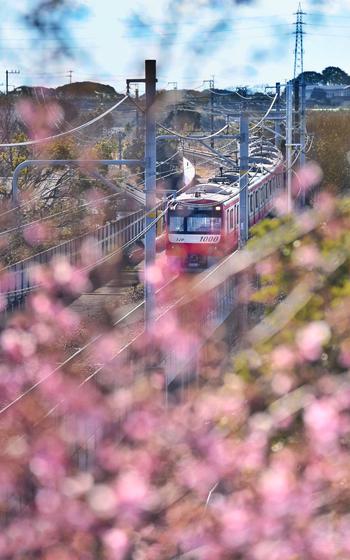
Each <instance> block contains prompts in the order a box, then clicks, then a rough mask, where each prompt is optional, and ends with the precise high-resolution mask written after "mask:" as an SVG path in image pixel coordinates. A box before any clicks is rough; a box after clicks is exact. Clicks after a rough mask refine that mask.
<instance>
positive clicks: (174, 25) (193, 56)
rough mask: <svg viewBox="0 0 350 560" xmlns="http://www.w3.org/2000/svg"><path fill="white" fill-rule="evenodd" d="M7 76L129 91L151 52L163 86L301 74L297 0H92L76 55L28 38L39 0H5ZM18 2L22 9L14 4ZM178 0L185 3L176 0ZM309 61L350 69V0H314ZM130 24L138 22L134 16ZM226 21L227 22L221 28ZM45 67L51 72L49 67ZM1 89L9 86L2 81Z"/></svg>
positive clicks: (16, 81)
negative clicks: (27, 19) (297, 70)
mask: <svg viewBox="0 0 350 560" xmlns="http://www.w3.org/2000/svg"><path fill="white" fill-rule="evenodd" d="M2 2H7V3H8V4H7V9H5V10H4V11H3V18H2V24H1V25H0V29H1V43H0V48H1V52H2V57H1V58H2V60H1V64H0V73H2V76H3V78H1V77H0V83H1V82H2V81H5V69H6V68H7V69H12V68H13V69H14V68H19V69H20V71H21V75H20V76H18V75H13V76H11V77H10V84H11V85H20V84H23V83H26V84H37V85H38V84H41V85H59V84H63V83H67V81H68V79H67V77H66V74H67V70H68V69H72V70H73V80H74V81H82V80H86V79H93V80H96V81H101V82H104V83H110V84H111V85H113V86H114V87H116V88H117V89H118V90H119V91H124V89H125V79H126V78H127V77H129V78H130V77H141V76H142V74H143V64H144V59H145V58H156V59H157V65H158V75H159V87H166V86H167V83H168V81H177V82H178V87H179V88H180V87H198V88H199V86H200V85H201V83H202V81H203V80H204V79H210V78H211V77H212V75H214V76H215V86H216V87H225V86H226V87H230V86H237V85H254V84H267V83H274V82H276V81H284V80H285V79H289V78H291V77H292V72H293V50H294V36H293V35H292V32H293V30H294V27H293V22H294V21H295V16H294V15H293V13H294V12H295V11H296V10H297V8H298V2H297V1H294V0H283V2H282V1H277V0H256V1H255V2H254V1H252V2H251V4H250V5H244V4H239V6H237V5H235V4H234V3H233V2H232V1H229V0H220V1H219V2H217V1H216V2H214V0H212V4H216V6H219V8H216V11H215V10H213V9H208V7H207V5H208V3H209V0H192V1H190V0H187V1H186V2H185V1H183V2H182V1H181V0H178V4H180V5H182V4H183V6H184V7H182V8H181V9H179V10H178V13H176V14H171V12H170V11H169V9H168V0H138V2H136V3H135V2H134V3H133V4H132V5H131V4H130V3H129V2H127V0H124V1H121V0H85V1H84V4H85V6H86V8H87V11H88V13H87V15H86V17H85V18H84V19H77V21H75V22H73V23H72V25H71V28H72V31H71V33H72V35H73V36H74V38H75V44H74V49H73V53H74V54H75V57H74V59H71V60H69V59H68V60H67V59H66V60H58V59H57V56H55V57H52V55H51V53H50V45H52V44H53V43H52V41H50V40H47V39H37V38H36V39H35V41H34V42H33V40H32V42H28V36H30V37H31V38H33V37H34V36H33V32H30V34H29V33H28V32H27V31H25V29H24V27H23V24H21V23H20V22H19V21H18V19H17V18H18V16H19V15H20V13H21V10H24V9H25V5H26V4H28V3H29V5H30V4H31V0H16V2H10V0H2ZM14 5H15V8H13V6H14ZM170 5H172V6H174V5H176V1H175V0H172V1H171V2H170ZM302 7H303V10H304V11H305V12H307V15H306V16H305V22H306V26H305V31H306V35H305V37H304V48H305V57H304V69H305V70H316V71H321V70H322V69H323V68H324V67H326V66H330V65H332V66H339V67H341V68H343V69H344V70H345V71H347V72H348V73H349V74H350V58H349V55H348V52H349V47H350V0H330V1H326V0H307V1H306V0H305V1H304V2H303V4H302ZM128 22H129V24H128ZM215 23H217V24H218V25H217V28H216V29H213V26H214V25H215ZM43 74H45V75H43ZM0 87H1V86H0Z"/></svg>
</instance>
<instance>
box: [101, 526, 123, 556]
mask: <svg viewBox="0 0 350 560" xmlns="http://www.w3.org/2000/svg"><path fill="white" fill-rule="evenodd" d="M102 540H103V542H104V545H105V552H106V554H107V558H109V559H110V560H117V559H118V560H123V559H124V558H126V555H127V553H128V549H129V539H128V536H127V534H126V533H125V532H124V531H123V530H122V529H118V528H114V529H110V530H109V531H106V532H105V533H104V534H103V536H102Z"/></svg>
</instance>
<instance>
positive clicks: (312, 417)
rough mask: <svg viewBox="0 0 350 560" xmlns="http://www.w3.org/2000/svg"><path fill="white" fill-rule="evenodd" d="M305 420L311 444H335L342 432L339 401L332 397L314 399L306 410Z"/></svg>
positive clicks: (322, 445) (316, 445)
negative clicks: (338, 407)
mask: <svg viewBox="0 0 350 560" xmlns="http://www.w3.org/2000/svg"><path fill="white" fill-rule="evenodd" d="M304 421H305V425H306V427H307V430H308V433H309V440H310V443H311V445H315V447H318V446H321V447H324V446H326V447H328V446H329V445H334V444H335V443H336V441H337V439H338V437H339V433H340V419H339V412H338V409H337V403H336V402H334V401H333V400H332V399H330V398H323V399H319V400H314V401H313V402H312V403H311V404H310V405H309V406H308V407H307V408H306V410H305V413H304Z"/></svg>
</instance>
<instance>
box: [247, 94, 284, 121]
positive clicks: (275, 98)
mask: <svg viewBox="0 0 350 560" xmlns="http://www.w3.org/2000/svg"><path fill="white" fill-rule="evenodd" d="M277 97H278V93H276V95H275V96H274V98H273V100H272V103H271V105H270V107H269V108H268V110H267V111H266V113H265V115H264V116H263V117H262V118H261V120H260V121H259V122H258V123H256V124H254V125H253V126H251V127H250V129H249V130H255V129H256V128H259V126H260V125H261V124H262V123H263V122H264V121H265V120H266V119H267V117H268V116H269V114H270V113H271V111H272V108H273V106H274V104H275V103H276V100H277Z"/></svg>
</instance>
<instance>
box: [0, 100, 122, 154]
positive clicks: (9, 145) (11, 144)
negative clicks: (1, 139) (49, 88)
mask: <svg viewBox="0 0 350 560" xmlns="http://www.w3.org/2000/svg"><path fill="white" fill-rule="evenodd" d="M127 99H129V96H128V95H125V96H124V97H123V98H122V99H121V100H120V101H118V103H115V104H114V105H113V106H112V107H110V108H109V109H107V110H106V111H104V112H103V113H101V114H100V115H98V116H97V117H95V118H93V119H91V120H90V121H87V122H85V123H83V124H81V125H79V126H76V127H74V128H72V129H70V130H66V131H64V132H59V133H58V134H53V135H51V136H46V137H45V138H38V139H36V140H26V141H24V142H6V143H1V144H0V148H12V147H19V146H34V145H37V144H43V143H44V142H50V141H52V140H56V139H57V138H62V137H63V136H68V135H69V134H73V133H74V132H78V131H79V130H83V129H84V128H87V127H89V126H91V125H92V124H94V123H96V122H98V121H99V120H101V119H103V118H104V117H105V116H106V115H108V114H109V113H111V112H112V111H114V110H115V109H117V108H118V107H119V106H120V105H121V104H122V103H124V101H126V100H127Z"/></svg>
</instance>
